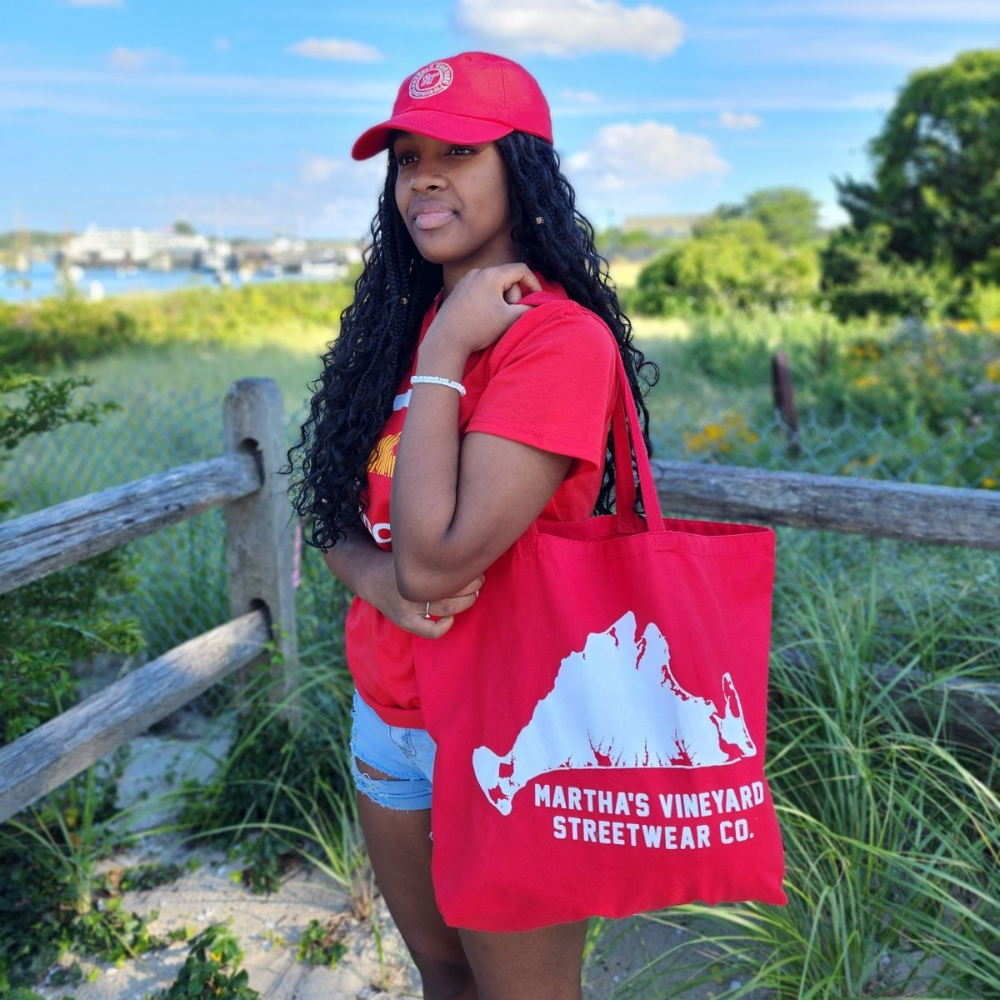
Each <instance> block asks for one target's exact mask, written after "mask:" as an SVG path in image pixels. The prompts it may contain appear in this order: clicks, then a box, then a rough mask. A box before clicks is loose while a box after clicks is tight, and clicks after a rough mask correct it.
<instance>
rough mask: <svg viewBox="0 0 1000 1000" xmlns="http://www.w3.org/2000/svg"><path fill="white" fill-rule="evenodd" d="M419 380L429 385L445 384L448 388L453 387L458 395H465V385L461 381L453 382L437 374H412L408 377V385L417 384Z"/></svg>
mask: <svg viewBox="0 0 1000 1000" xmlns="http://www.w3.org/2000/svg"><path fill="white" fill-rule="evenodd" d="M419 382H427V383H428V384H429V385H446V386H448V388H449V389H454V390H455V391H456V392H457V393H458V394H459V395H460V396H464V395H465V386H464V385H462V383H461V382H453V381H452V380H451V379H450V378H441V377H440V376H439V375H414V376H413V378H411V379H410V385H417V384H418V383H419Z"/></svg>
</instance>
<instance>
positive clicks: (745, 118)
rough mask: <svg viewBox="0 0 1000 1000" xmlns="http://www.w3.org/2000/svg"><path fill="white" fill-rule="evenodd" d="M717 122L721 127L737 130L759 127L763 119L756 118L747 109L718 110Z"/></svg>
mask: <svg viewBox="0 0 1000 1000" xmlns="http://www.w3.org/2000/svg"><path fill="white" fill-rule="evenodd" d="M718 124H719V125H721V126H722V127H723V128H731V129H735V130H736V131H738V132H739V131H743V130H745V129H749V128H760V127H761V125H763V124H764V119H763V118H758V117H757V116H756V115H754V114H751V113H750V112H749V111H744V112H742V113H740V112H737V111H720V112H719V121H718Z"/></svg>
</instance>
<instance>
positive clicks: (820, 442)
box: [3, 392, 1000, 657]
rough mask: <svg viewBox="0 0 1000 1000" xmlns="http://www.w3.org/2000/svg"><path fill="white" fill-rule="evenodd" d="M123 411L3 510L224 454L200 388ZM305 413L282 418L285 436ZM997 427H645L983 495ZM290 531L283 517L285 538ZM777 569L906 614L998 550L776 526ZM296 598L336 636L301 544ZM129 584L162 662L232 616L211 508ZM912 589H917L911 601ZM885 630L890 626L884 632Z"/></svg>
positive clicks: (334, 597)
mask: <svg viewBox="0 0 1000 1000" xmlns="http://www.w3.org/2000/svg"><path fill="white" fill-rule="evenodd" d="M116 396H117V399H118V402H119V403H120V405H121V409H120V410H119V411H118V412H115V413H111V414H109V415H108V416H106V417H105V418H104V419H103V420H102V422H101V424H100V425H99V426H97V427H90V426H86V425H79V426H68V427H63V428H61V429H60V430H59V431H58V432H56V433H52V434H45V435H41V436H37V437H32V438H31V439H29V440H28V441H26V442H25V443H24V444H23V445H22V446H21V447H20V448H19V450H18V451H16V452H15V453H14V454H13V455H12V456H11V459H10V461H9V462H8V463H7V464H6V465H5V468H4V474H5V482H4V484H3V485H4V490H5V493H6V495H7V497H8V498H9V499H10V500H12V501H13V503H14V510H13V511H12V512H11V514H10V516H16V515H17V514H23V513H28V512H30V511H33V510H38V509H40V508H43V507H46V506H50V505H52V504H56V503H60V502H62V501H64V500H68V499H70V498H72V497H76V496H81V495H83V494H85V493H89V492H93V491H95V490H100V489H105V488H107V487H110V486H115V485H118V484H121V483H125V482H128V481H130V480H132V479H136V478H139V477H141V476H146V475H151V474H153V473H155V472H160V471H163V470H165V469H167V468H170V467H172V466H176V465H182V464H185V463H188V462H194V461H199V460H201V459H205V458H210V457H212V456H214V455H218V454H220V453H221V451H222V401H221V399H219V398H208V397H206V396H204V395H202V394H200V393H181V392H175V393H166V394H156V395H152V394H142V393H140V392H136V393H125V392H122V393H117V394H116ZM305 413H306V409H305V405H304V404H303V405H301V406H298V407H295V408H289V409H288V410H287V414H286V426H287V432H288V442H289V444H291V443H292V442H293V441H294V440H295V437H296V435H297V432H298V427H299V425H300V423H301V421H302V419H304V416H305ZM995 433H996V432H995V431H993V430H991V429H986V428H979V429H977V430H975V431H972V432H969V431H965V430H961V429H957V428H956V429H954V430H952V431H950V432H949V433H948V434H946V435H943V436H940V437H936V438H933V437H930V436H929V435H928V434H926V432H917V431H914V432H913V433H911V434H907V435H902V436H900V435H897V434H892V433H890V432H888V431H887V430H886V429H885V428H883V427H882V426H881V424H878V423H874V424H872V425H870V426H862V425H860V424H858V423H856V422H852V421H850V420H847V421H844V422H843V423H842V424H840V425H839V426H836V427H827V426H823V425H822V424H821V423H820V422H819V421H818V420H817V419H816V418H815V416H814V415H812V414H806V415H804V417H803V418H802V419H801V421H800V425H799V428H798V432H797V434H794V435H793V434H791V433H790V432H789V429H788V428H787V427H786V426H785V424H784V423H783V421H782V420H781V418H780V416H778V415H775V416H774V418H773V419H772V420H771V421H770V422H768V423H766V424H763V425H759V424H754V423H751V422H749V421H748V420H747V419H746V418H744V417H741V416H738V415H737V416H734V415H733V414H731V413H729V414H724V413H719V414H716V415H712V416H710V418H709V419H707V420H706V419H705V417H704V415H702V416H701V417H700V418H699V419H698V420H697V421H696V420H693V419H690V418H689V415H688V414H687V413H686V412H685V411H683V410H681V411H680V412H679V413H678V414H677V415H676V417H673V418H672V419H671V421H670V423H669V424H665V425H660V426H656V427H654V432H653V441H654V454H655V456H656V457H660V458H668V459H675V460H684V461H695V462H706V463H707V462H724V463H727V464H736V465H752V466H756V467H759V468H768V469H784V470H792V471H799V472H812V473H822V474H832V475H847V476H866V477H874V478H882V479H890V480H894V481H900V482H919V483H931V484H941V485H951V486H956V485H962V486H978V487H983V488H990V487H991V486H992V485H994V484H993V482H992V480H991V478H990V476H991V473H992V471H993V470H992V468H991V467H990V465H989V462H988V461H987V459H986V456H988V455H995V454H996V438H995ZM293 530H294V524H293V522H292V520H291V518H290V519H289V531H290V532H292V531H293ZM778 544H779V559H778V565H779V578H780V573H781V570H782V566H783V565H784V566H789V565H791V562H792V561H793V560H796V561H800V560H805V559H808V560H810V561H811V562H812V563H813V564H815V565H816V566H817V567H818V568H820V569H821V570H822V571H823V572H824V573H826V574H827V575H832V576H834V577H836V578H838V579H839V580H840V581H841V584H840V585H842V586H844V587H847V588H851V587H856V586H857V585H858V583H859V582H861V581H864V582H865V583H868V582H869V581H870V580H877V591H878V595H879V599H882V598H888V599H889V600H890V601H895V603H896V604H897V605H899V606H904V605H905V606H907V607H908V608H910V609H911V610H912V606H913V603H914V601H915V600H916V601H918V602H919V601H921V600H922V601H934V602H939V601H941V600H955V601H961V600H966V599H967V598H968V595H969V594H975V595H978V596H977V598H976V600H979V599H980V598H982V597H983V595H993V596H992V598H991V601H992V604H991V605H990V606H991V607H993V606H995V605H996V604H997V603H998V599H997V596H996V595H998V594H1000V555H998V554H997V553H992V552H982V551H977V550H971V549H961V548H958V547H949V546H928V545H915V544H911V543H902V542H894V541H888V540H883V539H869V538H864V537H861V536H851V535H840V534H836V533H832V532H815V531H802V530H797V529H791V528H787V529H779V532H778ZM301 550H302V562H301V574H300V575H301V581H302V585H301V586H300V588H299V593H298V616H299V630H300V642H301V644H302V646H303V648H308V647H309V645H310V644H316V643H323V642H329V641H333V638H334V633H336V632H337V631H338V629H337V626H338V623H339V622H340V621H342V616H343V613H344V609H345V601H346V596H345V594H344V593H343V591H342V588H338V587H337V586H336V585H335V583H334V581H333V578H332V576H331V574H329V573H328V572H327V571H326V569H325V567H324V566H323V564H322V560H321V559H320V557H319V555H318V553H316V552H315V551H314V550H312V549H310V548H309V547H308V546H302V547H301ZM127 552H128V554H129V556H130V561H131V566H132V570H133V575H134V579H135V584H134V587H133V588H132V589H131V590H130V591H129V592H128V593H126V594H124V595H121V596H120V597H118V598H116V599H117V600H118V601H119V608H118V610H119V611H120V612H121V613H122V614H123V615H125V614H127V615H131V616H134V617H135V618H137V619H138V620H139V622H140V623H141V626H142V629H143V632H144V634H145V636H146V640H147V648H146V655H148V656H150V657H152V656H156V655H159V654H160V653H162V652H164V651H165V650H167V649H169V648H171V647H172V646H174V645H176V644H178V643H180V642H183V641H184V640H185V639H188V638H191V637H192V636H194V635H197V634H199V633H201V632H203V631H205V630H206V629H209V628H212V627H214V626H215V625H218V624H219V623H221V622H223V621H225V620H226V619H227V618H228V617H229V609H228V596H227V591H226V551H225V537H224V526H223V515H222V511H221V510H213V511H209V512H207V513H204V514H201V515H199V516H197V517H194V518H191V519H189V520H186V521H184V522H182V523H181V524H178V525H175V526H172V527H169V528H166V529H164V530H162V531H159V532H157V533H156V534H154V535H150V536H148V537H146V538H142V539H139V540H137V541H135V542H133V543H130V544H129V545H128V546H127ZM918 592H919V593H918ZM887 627H890V626H889V625H888V624H887Z"/></svg>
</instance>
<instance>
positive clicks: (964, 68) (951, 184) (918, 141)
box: [835, 50, 1000, 281]
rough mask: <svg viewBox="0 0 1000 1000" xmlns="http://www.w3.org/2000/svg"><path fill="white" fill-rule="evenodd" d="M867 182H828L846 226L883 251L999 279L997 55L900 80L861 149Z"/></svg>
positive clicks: (960, 60)
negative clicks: (867, 235)
mask: <svg viewBox="0 0 1000 1000" xmlns="http://www.w3.org/2000/svg"><path fill="white" fill-rule="evenodd" d="M869 152H870V154H871V157H872V160H873V161H874V178H873V180H872V181H871V182H862V181H857V180H852V179H850V178H845V179H844V180H837V181H835V183H836V186H837V189H838V192H839V200H840V203H841V205H843V207H844V208H845V209H846V210H847V212H848V213H849V214H850V216H851V221H852V228H853V229H854V230H855V231H857V232H861V231H864V230H866V229H868V228H870V227H872V226H885V227H887V228H888V231H889V240H888V244H887V246H886V252H887V253H888V254H892V255H895V256H896V257H898V258H899V259H901V260H902V261H905V262H918V261H919V262H923V263H925V264H928V265H933V264H939V263H946V264H950V265H951V266H952V267H953V268H954V269H955V271H957V272H961V273H963V274H964V273H966V272H971V273H972V275H973V276H976V275H978V276H979V277H981V278H982V279H984V280H992V281H1000V254H998V253H997V252H996V250H995V248H996V247H998V246H1000V212H998V211H997V206H998V205H1000V51H996V50H982V51H978V52H964V53H962V54H961V55H959V56H958V57H957V58H956V59H955V60H954V61H953V62H952V63H950V64H948V65H946V66H940V67H936V68H934V69H926V70H919V71H918V72H916V73H914V74H913V75H911V76H910V78H909V79H908V80H907V83H906V85H905V86H904V87H903V89H902V91H901V92H900V94H899V97H898V99H897V101H896V105H895V107H894V108H893V109H892V111H891V112H890V113H889V116H888V117H887V119H886V122H885V125H884V126H883V128H882V131H881V133H880V134H879V135H878V136H876V137H875V138H874V139H873V140H872V141H871V143H870V145H869Z"/></svg>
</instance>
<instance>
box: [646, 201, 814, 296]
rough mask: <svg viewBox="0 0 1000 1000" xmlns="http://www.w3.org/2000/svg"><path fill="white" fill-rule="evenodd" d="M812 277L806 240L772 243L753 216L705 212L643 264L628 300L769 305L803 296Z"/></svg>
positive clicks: (810, 289)
mask: <svg viewBox="0 0 1000 1000" xmlns="http://www.w3.org/2000/svg"><path fill="white" fill-rule="evenodd" d="M818 280H819V268H818V262H817V257H816V251H815V249H813V248H812V247H811V246H794V247H789V248H783V247H781V246H779V245H778V244H777V243H772V242H771V241H770V240H769V239H768V237H767V232H766V230H765V228H764V226H763V225H762V224H761V223H760V222H758V221H757V220H755V219H746V218H737V219H718V218H711V219H709V220H708V221H706V222H705V223H703V224H702V225H701V226H699V227H698V229H697V230H696V232H695V234H694V235H693V236H691V237H690V238H689V239H686V240H679V241H677V242H676V243H675V244H674V246H673V247H672V248H671V249H670V250H668V251H667V252H666V253H664V254H662V255H661V256H659V257H657V258H656V259H655V260H653V261H652V262H651V263H650V264H648V265H647V266H646V267H645V268H643V270H642V271H641V272H640V274H639V279H638V283H637V287H636V290H635V292H634V293H633V294H632V295H630V296H629V298H628V304H629V307H630V308H633V309H635V310H636V311H638V312H640V313H646V314H648V315H664V314H666V313H669V312H676V311H680V312H692V311H693V312H695V313H719V312H724V311H725V310H727V309H737V310H743V311H746V310H751V309H754V308H759V307H766V308H771V309H775V308H780V307H782V306H783V305H784V304H787V303H790V302H795V301H806V300H808V299H809V298H810V296H811V295H812V294H813V293H814V292H815V290H816V287H817V284H818Z"/></svg>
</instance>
